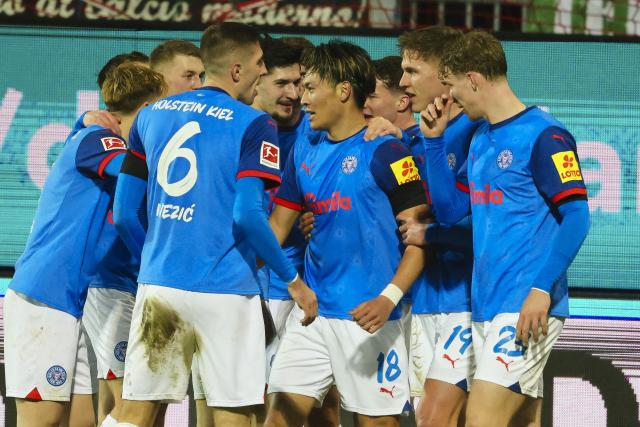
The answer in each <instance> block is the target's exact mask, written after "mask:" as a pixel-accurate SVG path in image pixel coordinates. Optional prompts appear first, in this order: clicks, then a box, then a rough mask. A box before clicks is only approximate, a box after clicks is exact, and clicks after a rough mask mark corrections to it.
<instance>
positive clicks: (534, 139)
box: [457, 107, 587, 321]
mask: <svg viewBox="0 0 640 427" xmlns="http://www.w3.org/2000/svg"><path fill="white" fill-rule="evenodd" d="M467 163H468V168H467V170H466V173H465V171H461V173H460V174H459V176H458V179H459V182H458V184H457V185H458V188H460V189H461V190H462V191H466V192H469V193H470V199H471V211H472V219H473V250H474V257H475V260H474V261H475V262H474V269H473V282H472V283H473V285H472V296H471V300H472V313H473V320H474V321H490V320H492V319H493V318H494V317H495V316H496V315H497V314H500V313H518V312H520V309H521V308H522V304H523V303H524V300H525V299H526V298H527V296H528V295H529V292H530V290H531V288H532V287H534V286H535V283H534V280H535V278H536V276H537V275H538V273H539V268H540V265H541V264H542V262H543V260H544V259H545V257H546V255H547V252H548V250H549V245H550V243H551V242H552V241H553V239H554V238H555V236H556V235H557V232H558V228H559V223H558V219H557V210H556V207H557V206H558V205H559V204H562V203H565V202H567V201H570V200H575V199H582V200H586V197H587V191H586V188H585V185H584V182H583V180H582V173H581V171H580V165H579V162H578V156H577V154H576V143H575V141H574V139H573V137H572V136H571V134H570V133H569V132H568V131H567V130H566V129H565V128H564V126H563V125H562V124H561V123H559V122H558V121H556V120H555V119H554V118H553V117H552V116H550V115H549V114H547V113H545V112H543V111H542V110H540V109H538V108H537V107H530V108H527V109H526V110H525V111H523V112H521V113H519V114H517V115H516V116H514V117H512V118H510V119H508V120H505V121H503V122H500V123H496V124H494V125H489V124H488V123H484V124H482V125H481V126H480V128H479V129H478V131H477V132H476V134H475V136H474V138H473V141H472V142H471V149H470V152H469V157H468V159H467ZM467 174H468V175H467ZM467 176H468V178H467ZM550 314H551V315H553V316H560V317H566V316H568V315H569V307H568V298H567V278H566V274H564V275H563V276H562V277H561V278H560V279H559V280H558V282H557V283H556V284H555V286H554V288H553V290H552V292H551V309H550Z"/></svg>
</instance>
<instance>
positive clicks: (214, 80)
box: [202, 75, 239, 99]
mask: <svg viewBox="0 0 640 427" xmlns="http://www.w3.org/2000/svg"><path fill="white" fill-rule="evenodd" d="M202 86H206V87H217V88H219V89H222V90H224V91H225V92H227V93H228V94H229V95H231V96H232V97H233V98H234V99H238V95H239V93H238V91H237V90H236V87H235V86H234V85H233V83H231V82H228V81H225V80H224V79H222V78H219V77H217V76H214V75H211V76H207V77H206V78H205V80H204V83H203V84H202Z"/></svg>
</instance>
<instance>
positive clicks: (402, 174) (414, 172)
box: [390, 156, 420, 185]
mask: <svg viewBox="0 0 640 427" xmlns="http://www.w3.org/2000/svg"><path fill="white" fill-rule="evenodd" d="M390 166H391V170H392V171H393V175H394V176H395V178H396V181H398V185H402V184H406V183H407V182H411V181H419V180H420V173H419V172H418V168H417V167H416V164H415V163H414V162H413V157H411V156H407V157H404V158H402V159H400V160H398V161H395V162H393V163H391V165H390Z"/></svg>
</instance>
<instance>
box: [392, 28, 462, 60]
mask: <svg viewBox="0 0 640 427" xmlns="http://www.w3.org/2000/svg"><path fill="white" fill-rule="evenodd" d="M461 37H462V31H460V30H456V29H455V28H451V27H445V26H434V27H427V28H421V29H419V30H413V31H408V32H406V33H404V34H402V35H401V36H400V37H398V46H399V47H400V51H401V52H402V54H404V53H405V52H410V53H412V54H417V55H418V57H419V58H420V59H422V60H423V61H434V62H436V63H437V64H439V63H440V60H441V59H442V56H443V55H444V53H445V52H446V51H447V50H448V49H449V45H450V44H451V43H452V42H454V41H455V40H457V39H459V38H461Z"/></svg>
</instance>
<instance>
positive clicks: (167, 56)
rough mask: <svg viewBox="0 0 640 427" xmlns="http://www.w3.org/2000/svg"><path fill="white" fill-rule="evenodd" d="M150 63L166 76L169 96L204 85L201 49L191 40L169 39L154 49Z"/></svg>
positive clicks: (152, 67) (153, 68)
mask: <svg viewBox="0 0 640 427" xmlns="http://www.w3.org/2000/svg"><path fill="white" fill-rule="evenodd" d="M149 65H150V66H151V69H152V70H154V71H157V72H158V73H160V74H162V75H163V76H164V79H165V81H166V82H167V86H168V87H169V89H168V91H167V95H168V96H171V95H176V94H178V93H182V92H186V91H189V90H193V89H198V88H199V87H202V79H203V78H204V65H203V64H202V59H201V57H200V49H198V47H197V46H196V45H194V44H193V43H191V42H188V41H186V40H167V41H166V42H164V43H162V44H160V45H158V46H157V47H156V48H155V49H153V51H152V52H151V55H150V56H149Z"/></svg>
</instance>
